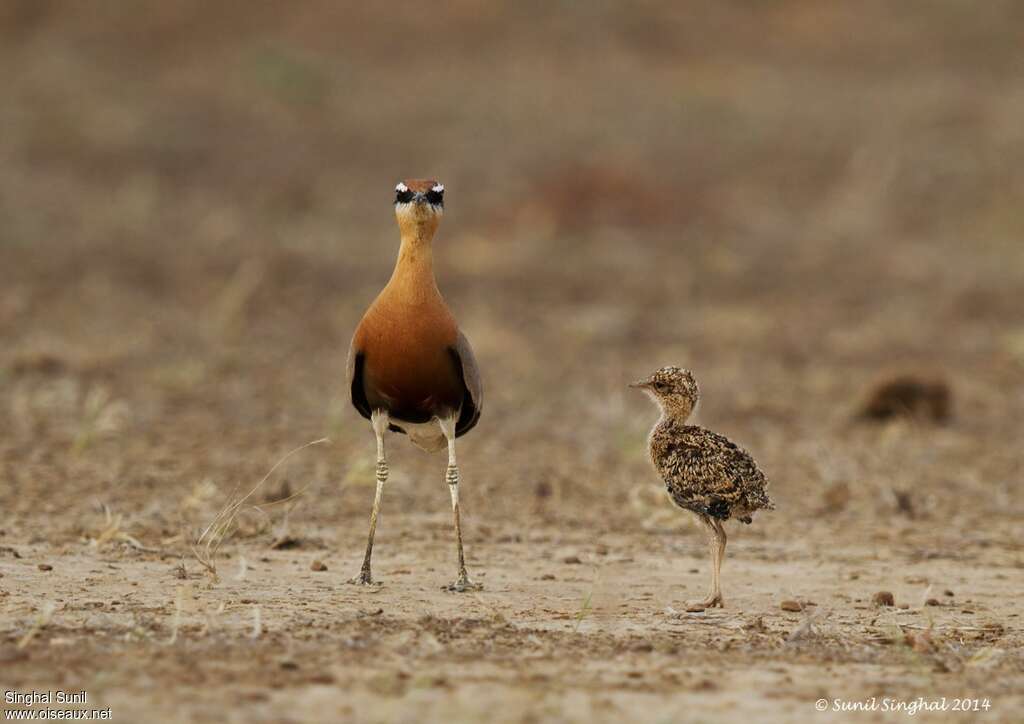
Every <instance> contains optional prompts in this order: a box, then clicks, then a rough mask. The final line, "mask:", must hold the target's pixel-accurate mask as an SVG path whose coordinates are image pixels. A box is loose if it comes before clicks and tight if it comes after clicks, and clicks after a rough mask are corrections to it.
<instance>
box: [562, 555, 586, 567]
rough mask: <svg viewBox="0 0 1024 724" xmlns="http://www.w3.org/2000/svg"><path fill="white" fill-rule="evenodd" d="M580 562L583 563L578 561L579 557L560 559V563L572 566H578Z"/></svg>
mask: <svg viewBox="0 0 1024 724" xmlns="http://www.w3.org/2000/svg"><path fill="white" fill-rule="evenodd" d="M582 562H583V561H581V560H580V557H579V556H566V557H565V558H563V559H562V563H569V564H574V565H579V564H580V563H582Z"/></svg>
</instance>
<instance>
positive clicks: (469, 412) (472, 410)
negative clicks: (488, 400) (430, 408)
mask: <svg viewBox="0 0 1024 724" xmlns="http://www.w3.org/2000/svg"><path fill="white" fill-rule="evenodd" d="M448 353H449V354H450V355H451V356H452V361H453V362H455V370H456V371H457V372H458V373H459V380H460V381H461V382H462V409H461V411H460V412H459V419H458V420H457V421H456V423H455V437H461V436H462V435H465V434H466V433H467V432H469V431H470V430H472V429H473V428H474V427H476V423H477V421H478V420H479V419H480V408H479V407H478V406H477V404H476V400H474V399H473V393H472V392H471V391H470V389H469V386H468V385H467V384H466V373H465V370H464V368H463V359H462V356H461V355H460V354H459V350H457V349H455V348H454V347H449V348H448ZM475 362H476V360H473V364H475Z"/></svg>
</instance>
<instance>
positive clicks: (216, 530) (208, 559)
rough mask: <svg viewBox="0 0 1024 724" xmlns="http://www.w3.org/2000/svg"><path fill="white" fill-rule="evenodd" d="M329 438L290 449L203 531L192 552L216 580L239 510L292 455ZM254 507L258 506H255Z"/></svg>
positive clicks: (222, 510)
mask: <svg viewBox="0 0 1024 724" xmlns="http://www.w3.org/2000/svg"><path fill="white" fill-rule="evenodd" d="M327 441H328V440H327V438H325V437H322V438H320V439H319V440H313V441H311V442H307V443H306V444H305V445H300V446H299V447H297V448H295V449H294V450H291V451H289V452H288V453H286V454H285V455H284V457H282V458H281V459H280V460H278V461H277V462H276V463H274V466H273V467H272V468H270V470H268V471H267V474H266V475H264V476H263V477H262V478H261V479H260V481H259V482H258V483H256V484H255V485H254V486H253V487H252V489H250V490H249V492H248V493H246V494H245V495H243V496H242V497H240V498H238V499H237V500H234V501H232V502H230V503H228V504H227V505H226V506H225V507H224V508H223V509H221V511H220V512H219V513H217V516H216V517H215V518H214V519H213V521H212V522H211V523H210V524H209V525H208V526H206V529H205V530H204V531H203V532H202V534H201V535H200V536H199V538H198V539H196V542H195V543H194V544H193V545H192V554H193V555H194V556H195V558H196V560H197V561H199V564H200V565H201V566H202V567H203V568H205V569H206V571H207V572H208V573H209V574H210V575H211V576H213V578H214V580H218V578H217V566H216V565H215V564H214V562H213V559H214V558H215V557H216V555H217V551H219V550H220V546H221V545H222V544H223V543H224V540H225V538H226V537H227V534H228V532H229V531H230V530H231V526H232V525H233V524H234V522H235V518H236V517H238V513H239V511H240V510H241V509H242V507H243V506H244V505H245V503H246V501H247V500H249V498H251V497H252V496H253V495H254V494H255V493H256V491H257V490H259V489H260V487H262V486H263V484H264V483H266V482H267V480H268V479H269V478H270V476H271V475H273V474H274V471H275V470H277V469H278V468H279V467H281V465H283V464H284V463H285V462H286V461H287V460H288V459H289V458H290V457H291V456H292V455H295V454H296V453H299V452H301V451H303V450H305V449H306V448H308V447H312V446H314V445H319V444H321V443H325V442H327ZM253 507H254V508H255V507H257V506H253Z"/></svg>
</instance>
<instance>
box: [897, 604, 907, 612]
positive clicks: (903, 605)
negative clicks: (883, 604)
mask: <svg viewBox="0 0 1024 724" xmlns="http://www.w3.org/2000/svg"><path fill="white" fill-rule="evenodd" d="M896 608H898V609H900V610H901V611H906V610H907V609H908V608H910V604H909V603H901V604H900V605H899V606H897V607H896Z"/></svg>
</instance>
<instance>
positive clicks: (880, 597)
mask: <svg viewBox="0 0 1024 724" xmlns="http://www.w3.org/2000/svg"><path fill="white" fill-rule="evenodd" d="M871 601H872V603H874V604H875V605H876V606H894V605H896V599H895V598H894V597H893V595H892V593H890V592H889V591H879V592H878V593H876V594H875V595H874V597H873V598H872V599H871Z"/></svg>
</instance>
